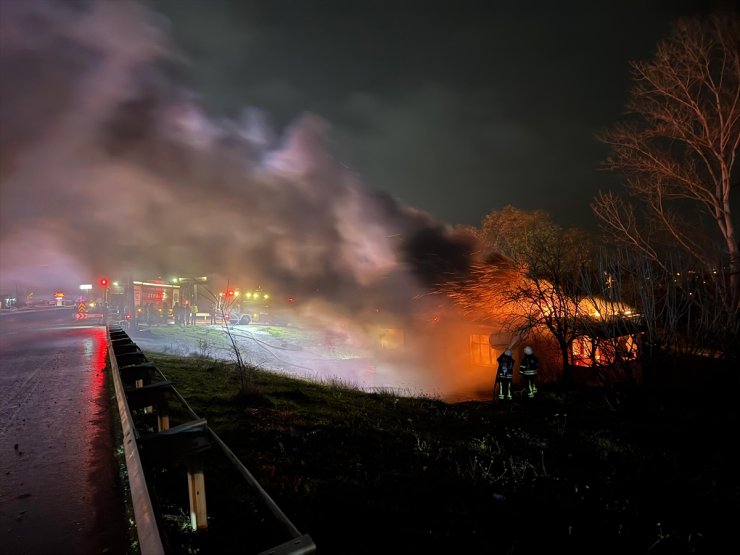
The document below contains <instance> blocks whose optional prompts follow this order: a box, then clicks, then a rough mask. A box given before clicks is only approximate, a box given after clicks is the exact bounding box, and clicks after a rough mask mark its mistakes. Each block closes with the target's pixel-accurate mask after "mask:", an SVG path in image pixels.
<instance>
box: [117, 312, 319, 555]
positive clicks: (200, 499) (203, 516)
mask: <svg viewBox="0 0 740 555" xmlns="http://www.w3.org/2000/svg"><path fill="white" fill-rule="evenodd" d="M107 334H108V354H109V359H110V365H111V369H112V374H113V380H114V385H115V391H116V401H117V404H118V411H119V415H120V421H121V426H122V428H123V444H124V445H123V447H124V452H125V455H126V467H127V471H128V478H129V484H130V488H131V498H132V503H133V508H134V517H135V519H136V529H137V534H138V538H139V545H140V550H141V553H142V555H160V554H164V553H165V551H166V550H165V547H164V544H163V541H162V536H161V535H160V531H161V522H160V519H159V518H158V516H157V512H156V510H155V508H154V506H153V504H152V499H151V496H150V491H149V488H150V486H149V481H148V478H147V468H146V464H144V463H143V462H142V458H141V456H140V454H139V451H140V449H141V448H144V449H145V450H146V452H147V453H159V454H160V455H162V456H165V457H168V456H172V457H177V458H178V459H180V460H186V461H187V467H188V490H189V501H190V507H189V511H190V515H191V523H192V527H193V529H196V530H204V529H207V527H208V524H207V513H206V505H205V479H204V468H203V457H202V453H203V452H204V451H206V450H207V449H209V448H211V447H214V446H215V447H217V448H218V449H219V450H220V451H221V453H222V454H223V455H224V456H225V458H226V459H227V460H228V462H229V463H230V464H231V465H233V467H234V468H235V469H236V471H237V472H238V473H239V474H240V475H241V477H242V478H244V480H245V482H246V484H247V486H248V487H249V488H250V490H251V491H252V492H253V493H254V494H255V496H256V498H257V499H258V500H259V501H260V502H261V503H262V504H263V506H264V508H265V509H267V510H268V511H269V512H270V513H271V514H272V516H273V517H274V519H275V521H276V522H277V523H278V524H279V525H280V526H282V528H283V529H284V530H285V531H286V533H287V535H288V536H289V537H290V538H291V539H289V540H288V541H286V542H284V543H281V544H279V545H276V546H274V547H272V548H269V549H267V550H263V551H261V552H260V553H259V555H308V554H311V553H315V552H316V546H315V544H314V542H313V540H312V539H311V537H310V536H309V535H307V534H301V532H300V531H299V530H298V529H297V528H296V527H295V525H294V524H293V523H292V522H291V521H290V519H289V518H288V517H287V516H286V515H285V514H284V513H283V511H282V510H281V509H280V507H278V505H277V504H276V503H275V502H274V501H273V500H272V498H271V497H270V496H269V495H268V494H267V492H266V491H265V490H264V489H263V488H262V486H261V485H260V484H259V482H258V481H257V480H256V479H255V477H254V476H253V475H252V473H251V472H250V471H249V470H248V469H247V468H246V467H245V466H244V464H242V462H241V461H240V460H239V459H238V458H237V456H236V455H235V454H234V453H233V452H232V451H231V449H229V447H228V446H227V445H226V444H225V443H224V442H223V441H222V440H221V439H220V438H219V437H218V435H217V434H216V433H215V432H214V431H213V430H212V429H210V428H209V427H208V424H207V422H206V420H205V419H202V418H199V417H198V415H197V414H195V412H194V411H193V410H192V408H191V407H190V405H188V403H187V401H186V400H185V398H183V396H182V395H180V393H179V392H178V391H177V390H176V389H175V388H174V387H173V386H172V384H171V383H170V382H169V381H167V379H166V377H165V376H164V375H163V374H162V373H161V372H160V371H159V370H158V369H157V368H156V366H155V365H154V364H153V363H152V362H150V361H148V360H147V359H146V357H145V356H144V354H143V352H142V351H141V349H139V347H138V346H137V345H136V344H135V343H134V342H133V341H132V340H131V338H130V337H129V336H128V334H127V333H126V331H124V330H123V329H122V327H121V326H119V325H117V324H114V325H109V326H108V327H107ZM154 376H157V377H158V378H160V379H159V381H154V380H153V379H152V378H153V377H154ZM124 382H128V384H129V387H128V388H127V387H126V383H124ZM171 397H174V398H175V399H177V401H178V402H179V403H180V405H181V408H183V409H184V410H185V411H186V413H187V414H188V417H189V418H190V420H189V421H187V422H183V423H181V424H178V425H177V426H173V427H170V422H169V414H170V410H169V409H170V408H171V407H169V405H168V402H167V398H171ZM132 407H133V410H135V411H142V410H143V411H144V412H147V413H148V414H150V415H152V416H154V417H156V419H157V431H156V432H154V433H145V434H142V433H141V432H140V431H139V430H137V427H136V424H135V419H134V418H133V416H132Z"/></svg>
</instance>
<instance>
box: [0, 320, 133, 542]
mask: <svg viewBox="0 0 740 555" xmlns="http://www.w3.org/2000/svg"><path fill="white" fill-rule="evenodd" d="M47 312H49V314H48V315H41V314H40V313H39V314H35V315H33V317H27V318H25V319H24V318H21V317H20V316H13V317H6V316H5V315H2V316H1V317H0V553H3V554H7V555H15V554H60V555H61V554H64V555H68V554H78V553H79V554H86V555H87V554H94V553H126V552H128V551H127V547H126V545H127V534H126V524H125V522H126V519H125V511H124V503H123V500H122V494H121V493H120V488H119V487H118V484H119V479H118V466H117V462H116V459H115V454H114V445H113V436H112V432H111V425H112V422H111V418H110V409H109V402H108V393H107V388H106V373H105V372H104V368H105V362H106V354H107V343H106V333H105V328H104V327H103V326H102V325H79V324H78V323H77V322H75V321H74V318H73V316H72V315H71V314H69V313H62V312H55V311H47Z"/></svg>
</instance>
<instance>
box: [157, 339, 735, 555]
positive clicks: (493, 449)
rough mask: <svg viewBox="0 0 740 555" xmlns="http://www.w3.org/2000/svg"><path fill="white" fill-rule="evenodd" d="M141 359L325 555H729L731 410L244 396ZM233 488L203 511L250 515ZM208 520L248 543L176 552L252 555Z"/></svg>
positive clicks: (187, 365) (266, 390)
mask: <svg viewBox="0 0 740 555" xmlns="http://www.w3.org/2000/svg"><path fill="white" fill-rule="evenodd" d="M146 355H147V357H148V358H149V360H151V361H152V362H154V363H155V364H156V365H157V368H158V369H159V370H160V371H161V372H162V373H163V374H164V375H165V376H166V377H167V378H168V379H169V380H171V381H172V382H173V383H174V385H175V387H176V388H177V390H178V391H179V392H180V393H181V394H182V395H183V396H184V397H185V398H186V399H187V400H188V403H189V404H190V406H191V407H192V408H193V409H194V410H195V412H196V413H197V414H198V415H199V416H200V417H204V418H207V420H208V423H209V426H210V427H211V428H212V429H213V430H215V431H216V433H217V434H218V435H219V436H220V437H221V438H222V439H223V440H224V441H225V442H226V444H227V445H228V446H229V447H230V448H231V449H232V450H233V451H234V452H235V454H236V455H237V456H238V457H239V459H240V460H241V461H242V462H243V463H244V464H245V465H246V467H247V468H248V469H249V470H250V471H251V473H252V474H253V475H254V476H255V477H256V478H257V480H258V481H259V482H260V484H261V485H262V487H263V488H264V489H265V490H266V491H267V492H268V494H269V495H270V496H271V497H272V498H273V499H274V500H275V502H276V503H277V504H278V505H279V507H280V508H281V509H282V510H283V511H284V512H285V514H286V515H287V516H288V517H289V518H290V520H291V521H292V522H293V523H294V524H295V525H296V527H297V528H298V529H299V530H300V531H301V532H303V533H308V534H310V535H311V537H312V538H313V539H314V541H315V542H316V544H317V546H318V550H319V553H322V554H334V553H337V554H339V553H341V554H365V553H368V554H369V553H420V552H432V553H516V554H528V553H538V554H540V553H542V552H543V549H547V550H555V551H559V552H563V553H601V554H605V553H607V554H608V553H650V554H656V553H672V554H673V553H718V552H721V551H722V550H721V549H720V546H721V545H722V544H723V542H725V541H730V542H734V540H733V537H734V526H735V525H736V524H737V517H738V514H740V513H739V508H740V501H739V499H740V486H739V484H740V481H739V480H738V474H737V471H738V468H740V464H738V463H739V462H740V461H738V455H737V454H736V453H735V445H736V442H737V430H738V422H739V420H740V419H739V418H738V410H737V405H736V404H734V403H732V402H730V401H729V400H728V399H718V398H716V397H715V398H710V397H708V396H706V395H702V396H688V395H686V394H685V393H682V392H680V391H672V392H670V393H666V392H663V393H661V394H658V393H655V392H648V391H645V390H638V389H630V388H621V389H611V390H609V391H608V392H605V391H593V390H590V391H586V390H578V391H568V392H562V391H558V390H555V389H545V390H544V391H541V393H540V395H539V398H537V399H535V400H529V399H526V398H521V399H517V400H515V401H514V402H510V403H503V404H499V403H490V402H489V403H486V402H464V403H455V404H447V403H444V402H441V401H439V400H436V399H433V398H425V397H398V396H396V395H393V394H391V393H390V392H387V393H384V392H380V393H372V394H369V393H364V392H361V391H358V390H356V389H354V388H352V387H350V386H347V385H346V384H342V383H341V382H332V383H315V382H309V381H303V380H299V379H294V378H290V377H287V376H283V375H280V374H275V373H269V372H264V371H261V370H258V369H251V370H250V378H251V381H250V387H249V391H247V392H244V393H239V391H238V389H239V378H238V374H237V372H236V370H235V369H234V367H233V365H230V364H228V363H224V362H216V361H214V360H211V359H209V358H205V357H197V356H193V357H179V356H172V355H167V354H158V353H149V352H147V353H146ZM720 394H722V392H720ZM231 479H232V478H227V474H226V473H222V474H217V475H213V473H211V474H210V475H208V476H207V488H208V491H209V496H212V498H213V499H215V496H216V495H219V496H228V497H230V498H231V500H230V501H231V502H232V503H235V504H239V503H241V504H244V503H249V502H250V501H249V500H248V499H246V496H242V495H241V494H237V493H235V492H234V491H235V490H234V491H232V490H230V486H229V480H231ZM217 492H218V493H217ZM219 501H220V499H219ZM212 504H213V505H215V504H216V502H215V501H214V503H212ZM212 518H213V520H214V526H211V527H210V529H211V530H215V529H218V525H219V522H218V521H219V519H222V520H223V522H222V523H221V524H222V526H223V527H224V528H225V527H227V526H228V527H229V528H233V527H234V526H236V527H237V528H238V527H242V529H241V531H240V533H241V534H242V535H243V536H242V540H243V541H242V542H241V543H239V545H238V546H237V545H235V544H233V543H232V544H229V545H219V546H218V547H216V546H215V545H214V544H208V542H204V541H202V540H201V541H200V543H198V541H196V540H192V541H190V543H189V544H187V545H188V547H183V546H182V545H185V543H187V542H185V543H183V544H182V545H181V546H179V547H178V548H177V549H175V551H179V550H182V551H187V552H191V553H196V552H197V553H207V552H214V553H215V552H218V551H220V552H225V551H230V552H237V551H238V552H241V553H245V552H246V553H251V552H255V553H256V552H258V551H259V549H254V550H252V549H251V547H250V545H254V544H250V543H249V538H250V534H254V533H255V532H254V531H252V532H250V530H249V524H248V523H247V522H245V521H243V520H242V521H240V522H239V523H234V522H230V521H228V519H229V517H228V516H226V515H225V516H223V517H219V516H218V514H217V513H214V516H213V517H212ZM258 520H259V519H258ZM209 526H210V525H209ZM182 528H183V529H184V528H186V527H185V526H182ZM183 541H184V540H183ZM230 541H231V540H230Z"/></svg>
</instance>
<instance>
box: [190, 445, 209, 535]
mask: <svg viewBox="0 0 740 555" xmlns="http://www.w3.org/2000/svg"><path fill="white" fill-rule="evenodd" d="M188 493H189V497H190V523H191V525H192V527H193V530H205V529H206V528H208V514H207V512H206V478H205V474H204V472H203V461H202V460H201V459H200V457H198V458H197V459H191V460H190V461H189V462H188Z"/></svg>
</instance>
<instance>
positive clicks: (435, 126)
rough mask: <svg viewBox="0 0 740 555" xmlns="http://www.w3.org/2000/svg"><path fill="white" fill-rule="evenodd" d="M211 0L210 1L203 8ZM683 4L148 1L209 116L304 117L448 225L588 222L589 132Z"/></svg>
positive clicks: (597, 177)
mask: <svg viewBox="0 0 740 555" xmlns="http://www.w3.org/2000/svg"><path fill="white" fill-rule="evenodd" d="M206 4H207V7H206ZM714 4H716V2H715V3H709V2H697V1H694V2H690V1H676V0H666V1H626V2H609V3H606V2H588V1H584V2H572V1H571V2H542V1H535V2H521V3H508V2H507V3H504V2H493V1H475V0H473V1H471V0H462V1H456V2H452V1H446V2H437V1H428V0H425V1H417V0H413V1H385V0H380V1H378V0H370V1H365V0H360V1H342V0H316V1H304V0H287V1H286V0H277V1H276V0H268V1H256V2H255V1H249V2H246V1H241V0H212V1H209V2H203V1H200V0H155V1H154V2H153V4H152V5H153V6H154V7H155V9H157V10H158V11H159V12H161V13H162V14H164V15H165V16H166V17H167V19H168V20H169V22H170V25H171V27H170V30H171V33H172V36H173V38H174V40H175V42H176V44H177V45H178V47H179V48H181V49H182V51H183V53H184V55H185V57H186V58H187V60H188V63H187V67H186V68H184V69H182V70H181V73H180V76H181V77H182V78H183V79H185V80H186V81H187V82H188V83H189V85H190V86H191V87H192V89H193V90H195V91H197V93H198V94H199V98H200V101H201V102H202V103H203V104H204V105H205V106H206V107H207V109H208V110H209V111H210V112H211V113H212V114H214V115H222V116H227V117H232V118H233V117H239V115H240V114H241V113H242V111H243V110H244V109H245V108H247V107H252V108H256V109H259V110H261V111H262V112H263V113H264V115H265V116H266V117H267V118H268V121H270V122H271V124H272V126H273V127H274V128H275V129H276V130H278V132H279V130H280V129H282V128H284V127H285V126H286V125H289V124H290V123H291V121H293V120H294V119H295V118H296V117H298V116H299V115H300V114H301V113H303V112H304V111H310V112H313V113H315V114H318V115H320V116H322V117H323V118H325V119H326V120H327V121H328V123H329V124H330V125H331V139H332V147H333V151H334V152H335V153H336V155H337V156H338V157H339V158H341V160H342V161H343V162H345V163H346V164H347V165H348V166H349V167H350V168H351V169H352V170H353V171H355V172H357V174H358V175H359V177H360V179H361V180H362V181H363V182H364V183H365V184H366V185H367V186H368V187H371V188H373V189H376V190H382V191H387V192H389V193H390V194H392V195H394V196H396V197H397V198H399V199H401V200H402V201H403V202H405V203H407V204H410V205H412V206H415V207H418V208H420V209H423V210H426V211H429V212H430V213H431V214H433V215H434V216H435V217H437V218H439V219H441V220H444V221H446V222H449V223H451V224H469V225H475V226H478V225H480V223H481V221H482V219H483V217H484V216H485V215H486V214H487V213H488V212H489V211H491V210H493V209H498V208H501V207H502V206H504V205H507V204H512V205H514V206H517V207H519V208H523V209H527V210H533V209H544V210H547V211H548V212H550V213H551V214H552V215H553V217H554V218H555V219H556V220H557V221H559V222H561V223H563V224H566V225H583V226H586V227H592V226H593V225H594V223H595V218H594V216H593V215H592V214H591V211H590V209H589V207H588V204H589V202H590V201H591V199H592V198H593V196H594V195H595V193H596V191H598V190H599V189H607V188H614V187H616V186H618V178H617V177H616V176H612V175H609V174H606V173H605V172H603V171H600V170H599V168H598V167H599V164H600V162H601V161H602V160H603V158H604V157H605V155H606V147H605V146H604V145H602V144H600V143H599V142H598V141H597V140H596V139H595V134H596V133H597V132H598V131H599V130H601V129H604V128H606V127H609V126H611V125H613V124H614V123H615V122H616V121H617V120H618V119H619V117H620V115H621V113H622V109H623V106H624V104H625V101H626V99H627V93H628V90H629V86H630V76H629V65H628V63H629V61H630V60H634V59H642V58H646V57H650V56H651V54H652V52H653V51H654V48H655V46H656V44H657V42H658V41H659V40H660V39H662V38H663V37H665V36H666V33H667V32H668V30H669V27H670V24H671V23H672V22H673V21H674V20H675V19H676V18H678V17H683V16H690V15H695V14H697V13H703V12H705V11H706V8H708V7H710V6H712V5H714Z"/></svg>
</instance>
